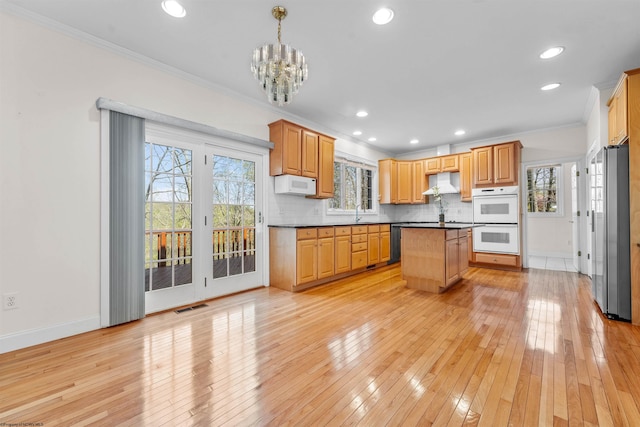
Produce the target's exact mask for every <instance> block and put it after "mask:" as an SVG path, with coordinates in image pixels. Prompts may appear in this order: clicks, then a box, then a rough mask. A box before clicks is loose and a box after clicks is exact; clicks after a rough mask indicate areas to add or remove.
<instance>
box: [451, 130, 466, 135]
mask: <svg viewBox="0 0 640 427" xmlns="http://www.w3.org/2000/svg"><path fill="white" fill-rule="evenodd" d="M465 133H467V132H466V131H464V130H463V129H459V130H457V131H455V132H454V135H455V136H462V135H464V134H465Z"/></svg>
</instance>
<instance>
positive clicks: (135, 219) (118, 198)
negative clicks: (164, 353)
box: [109, 111, 145, 326]
mask: <svg viewBox="0 0 640 427" xmlns="http://www.w3.org/2000/svg"><path fill="white" fill-rule="evenodd" d="M109 138H110V139H109V325H110V326H113V325H118V324H120V323H126V322H130V321H132V320H136V319H141V318H143V317H144V313H145V309H144V170H143V169H144V168H143V165H144V141H145V134H144V119H141V118H139V117H134V116H130V115H128V114H122V113H118V112H116V111H110V113H109Z"/></svg>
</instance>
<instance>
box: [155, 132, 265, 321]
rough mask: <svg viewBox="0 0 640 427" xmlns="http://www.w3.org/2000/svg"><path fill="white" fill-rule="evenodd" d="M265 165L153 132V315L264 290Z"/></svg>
mask: <svg viewBox="0 0 640 427" xmlns="http://www.w3.org/2000/svg"><path fill="white" fill-rule="evenodd" d="M262 158H263V157H262V155H259V154H253V153H247V152H243V151H239V150H233V149H229V148H224V147H217V146H213V145H211V144H208V143H207V142H206V141H202V140H200V139H197V138H196V139H193V138H190V137H189V135H188V134H187V135H181V134H180V133H178V134H173V133H171V132H153V131H149V130H148V131H147V142H146V144H145V281H144V286H145V292H146V293H145V304H146V312H147V313H151V312H156V311H160V310H166V309H169V308H174V307H178V306H181V305H187V304H190V303H192V302H195V301H201V300H204V299H208V298H213V297H217V296H221V295H226V294H230V293H235V292H239V291H242V290H246V289H251V288H255V287H258V286H262V285H263V284H264V278H263V269H264V261H263V258H264V253H263V251H262V242H263V224H262V221H261V218H262V197H261V195H262V191H263V189H262V182H261V180H260V179H256V177H260V176H261V174H262V166H261V165H262Z"/></svg>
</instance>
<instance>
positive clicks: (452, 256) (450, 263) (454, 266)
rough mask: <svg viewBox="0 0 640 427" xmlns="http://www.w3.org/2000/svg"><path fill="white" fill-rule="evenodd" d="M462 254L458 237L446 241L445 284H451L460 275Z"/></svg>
mask: <svg viewBox="0 0 640 427" xmlns="http://www.w3.org/2000/svg"><path fill="white" fill-rule="evenodd" d="M459 258H460V254H459V249H458V239H451V240H447V241H445V267H444V273H445V278H444V280H445V284H446V285H449V284H451V283H453V282H455V281H456V280H458V278H459V277H460V260H459Z"/></svg>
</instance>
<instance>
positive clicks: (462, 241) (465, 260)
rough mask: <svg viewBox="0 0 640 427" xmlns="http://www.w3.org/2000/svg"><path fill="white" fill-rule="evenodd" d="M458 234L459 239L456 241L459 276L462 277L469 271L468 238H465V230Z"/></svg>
mask: <svg viewBox="0 0 640 427" xmlns="http://www.w3.org/2000/svg"><path fill="white" fill-rule="evenodd" d="M460 233H461V237H460V238H459V239H458V249H459V251H458V261H459V263H460V266H459V270H460V275H461V276H462V275H463V274H464V273H465V272H466V271H467V270H468V269H469V238H468V237H467V230H461V231H460ZM462 233H464V234H462Z"/></svg>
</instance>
